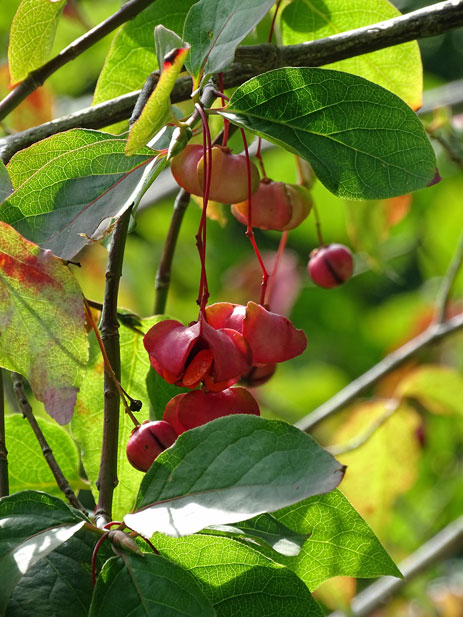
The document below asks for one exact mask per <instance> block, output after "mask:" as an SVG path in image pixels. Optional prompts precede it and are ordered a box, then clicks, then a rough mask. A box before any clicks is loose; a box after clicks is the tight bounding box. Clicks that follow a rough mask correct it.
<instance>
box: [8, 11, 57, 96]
mask: <svg viewBox="0 0 463 617" xmlns="http://www.w3.org/2000/svg"><path fill="white" fill-rule="evenodd" d="M65 4H66V0H54V1H53V2H50V0H22V2H21V4H20V5H19V7H18V10H17V11H16V15H15V16H14V19H13V23H12V24H11V30H10V45H9V47H8V61H9V64H10V75H11V83H13V84H15V83H17V82H18V81H22V80H23V79H24V78H25V77H27V75H28V73H30V72H31V71H33V70H34V69H36V68H38V67H39V66H41V65H42V64H43V63H44V62H45V61H46V60H47V59H48V55H49V53H50V51H51V48H52V45H53V40H54V38H55V32H56V27H57V25H58V20H59V17H60V15H61V11H62V10H63V8H64V5H65Z"/></svg>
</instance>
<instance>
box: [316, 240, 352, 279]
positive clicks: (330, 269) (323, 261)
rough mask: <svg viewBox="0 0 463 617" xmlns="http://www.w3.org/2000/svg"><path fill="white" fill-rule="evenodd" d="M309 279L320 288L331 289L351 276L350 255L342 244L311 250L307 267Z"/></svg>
mask: <svg viewBox="0 0 463 617" xmlns="http://www.w3.org/2000/svg"><path fill="white" fill-rule="evenodd" d="M307 269H308V271H309V275H310V278H311V279H312V281H313V282H314V283H315V284H316V285H319V286H320V287H325V289H331V288H332V287H337V286H338V285H342V284H343V283H345V282H346V281H347V280H348V279H350V277H351V276H352V272H353V270H354V262H353V259H352V253H351V252H350V250H349V249H348V248H347V246H344V245H343V244H329V245H328V246H322V247H320V248H317V249H315V250H313V251H312V252H311V253H310V259H309V263H308V265H307Z"/></svg>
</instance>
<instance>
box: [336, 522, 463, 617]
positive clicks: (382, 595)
mask: <svg viewBox="0 0 463 617" xmlns="http://www.w3.org/2000/svg"><path fill="white" fill-rule="evenodd" d="M462 547H463V517H460V518H458V519H457V520H456V521H453V523H450V524H449V525H447V527H444V529H442V531H440V532H439V533H438V534H436V535H435V536H434V537H433V538H431V539H430V540H429V541H428V542H426V543H425V544H423V545H422V546H420V548H419V549H418V550H416V551H415V552H414V553H413V554H412V555H410V557H408V558H407V559H405V560H404V561H402V563H400V564H399V570H400V571H401V572H402V574H403V575H404V578H403V579H400V578H394V577H392V576H384V577H382V578H380V579H379V580H378V581H376V582H375V583H372V584H371V585H370V586H369V587H367V588H366V589H365V590H364V591H362V592H361V593H359V594H358V595H357V596H356V597H355V598H354V599H353V600H352V602H351V605H350V610H349V611H348V612H347V613H344V612H342V611H336V612H334V613H331V614H330V615H329V617H367V615H370V614H371V613H373V611H375V610H376V609H378V608H379V607H381V605H383V604H384V603H385V601H386V600H387V599H388V598H389V597H390V596H391V595H393V594H395V593H397V592H398V591H399V590H400V589H402V587H403V586H404V585H406V584H407V583H408V582H409V581H411V580H412V579H413V578H415V577H416V576H417V575H418V574H420V573H421V572H424V571H425V570H427V569H428V568H430V567H431V566H433V565H434V564H436V563H439V562H440V561H442V560H443V559H444V558H445V557H447V556H448V555H452V554H454V553H456V552H457V551H460V550H461V549H462Z"/></svg>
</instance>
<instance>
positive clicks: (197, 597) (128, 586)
mask: <svg viewBox="0 0 463 617" xmlns="http://www.w3.org/2000/svg"><path fill="white" fill-rule="evenodd" d="M134 614H140V615H142V614H143V615H145V616H146V617H165V616H166V615H169V617H170V616H172V617H177V616H178V617H182V616H186V617H214V615H215V614H216V612H215V611H214V609H213V608H212V604H211V603H210V602H209V600H208V599H207V597H206V596H205V595H204V594H203V592H202V591H201V589H200V587H199V585H198V583H197V582H196V580H195V578H194V577H193V576H192V575H191V574H190V573H189V572H186V571H185V570H184V569H183V568H181V567H180V566H178V565H176V564H174V563H173V562H172V561H169V560H167V559H165V558H164V557H160V556H159V555H150V554H145V555H143V556H141V555H129V554H127V553H121V555H120V558H117V557H113V558H112V559H109V560H108V561H107V562H106V564H105V565H104V567H103V570H102V572H101V574H100V576H99V577H98V580H97V584H96V587H95V592H94V595H93V600H92V605H91V607H90V612H89V617H113V616H114V615H118V617H129V616H131V615H134Z"/></svg>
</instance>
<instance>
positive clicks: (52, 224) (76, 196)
mask: <svg viewBox="0 0 463 617" xmlns="http://www.w3.org/2000/svg"><path fill="white" fill-rule="evenodd" d="M125 145H126V141H125V139H121V138H120V137H115V136H114V135H109V134H107V133H101V132H99V131H91V130H86V129H72V130H70V131H66V132H65V133H60V134H58V135H54V136H52V137H49V138H48V139H44V140H43V141H40V142H38V143H36V144H34V145H33V146H31V147H30V148H26V149H25V150H22V151H21V152H19V153H18V154H16V155H15V156H14V157H13V158H12V159H11V162H10V163H9V165H8V171H9V173H10V177H11V181H12V183H13V187H14V189H15V191H14V193H13V194H12V195H11V196H10V197H9V198H8V199H7V200H6V201H5V202H4V203H3V204H2V205H1V206H0V219H1V220H3V221H5V222H6V223H9V224H10V225H13V226H14V227H15V229H17V230H18V231H19V232H20V233H22V234H23V236H25V237H26V238H28V239H29V240H32V241H34V242H36V243H37V244H40V246H42V247H44V248H49V249H51V250H52V251H53V252H54V253H55V254H56V255H58V256H59V257H62V258H63V259H72V258H73V257H74V256H75V255H76V254H77V253H78V252H79V251H80V250H81V249H82V248H83V246H85V244H86V243H87V241H88V240H87V238H88V237H90V238H91V237H94V238H96V239H98V238H99V237H101V236H102V235H103V234H104V232H105V231H106V230H107V228H108V226H109V225H110V223H111V222H112V220H113V219H114V218H117V217H119V216H120V215H121V214H122V213H123V212H124V211H125V210H126V209H127V208H128V207H129V206H130V205H131V203H132V202H133V200H134V198H135V196H136V195H137V192H138V189H139V183H140V181H141V179H142V177H143V173H144V171H145V166H146V165H147V164H148V163H149V161H150V160H151V159H152V154H150V151H149V150H145V151H144V152H143V153H142V154H137V155H134V156H132V157H130V158H129V157H127V156H126V155H125V154H124V148H125ZM161 166H162V162H161V161H160V162H159V168H161ZM113 189H117V190H113Z"/></svg>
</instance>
